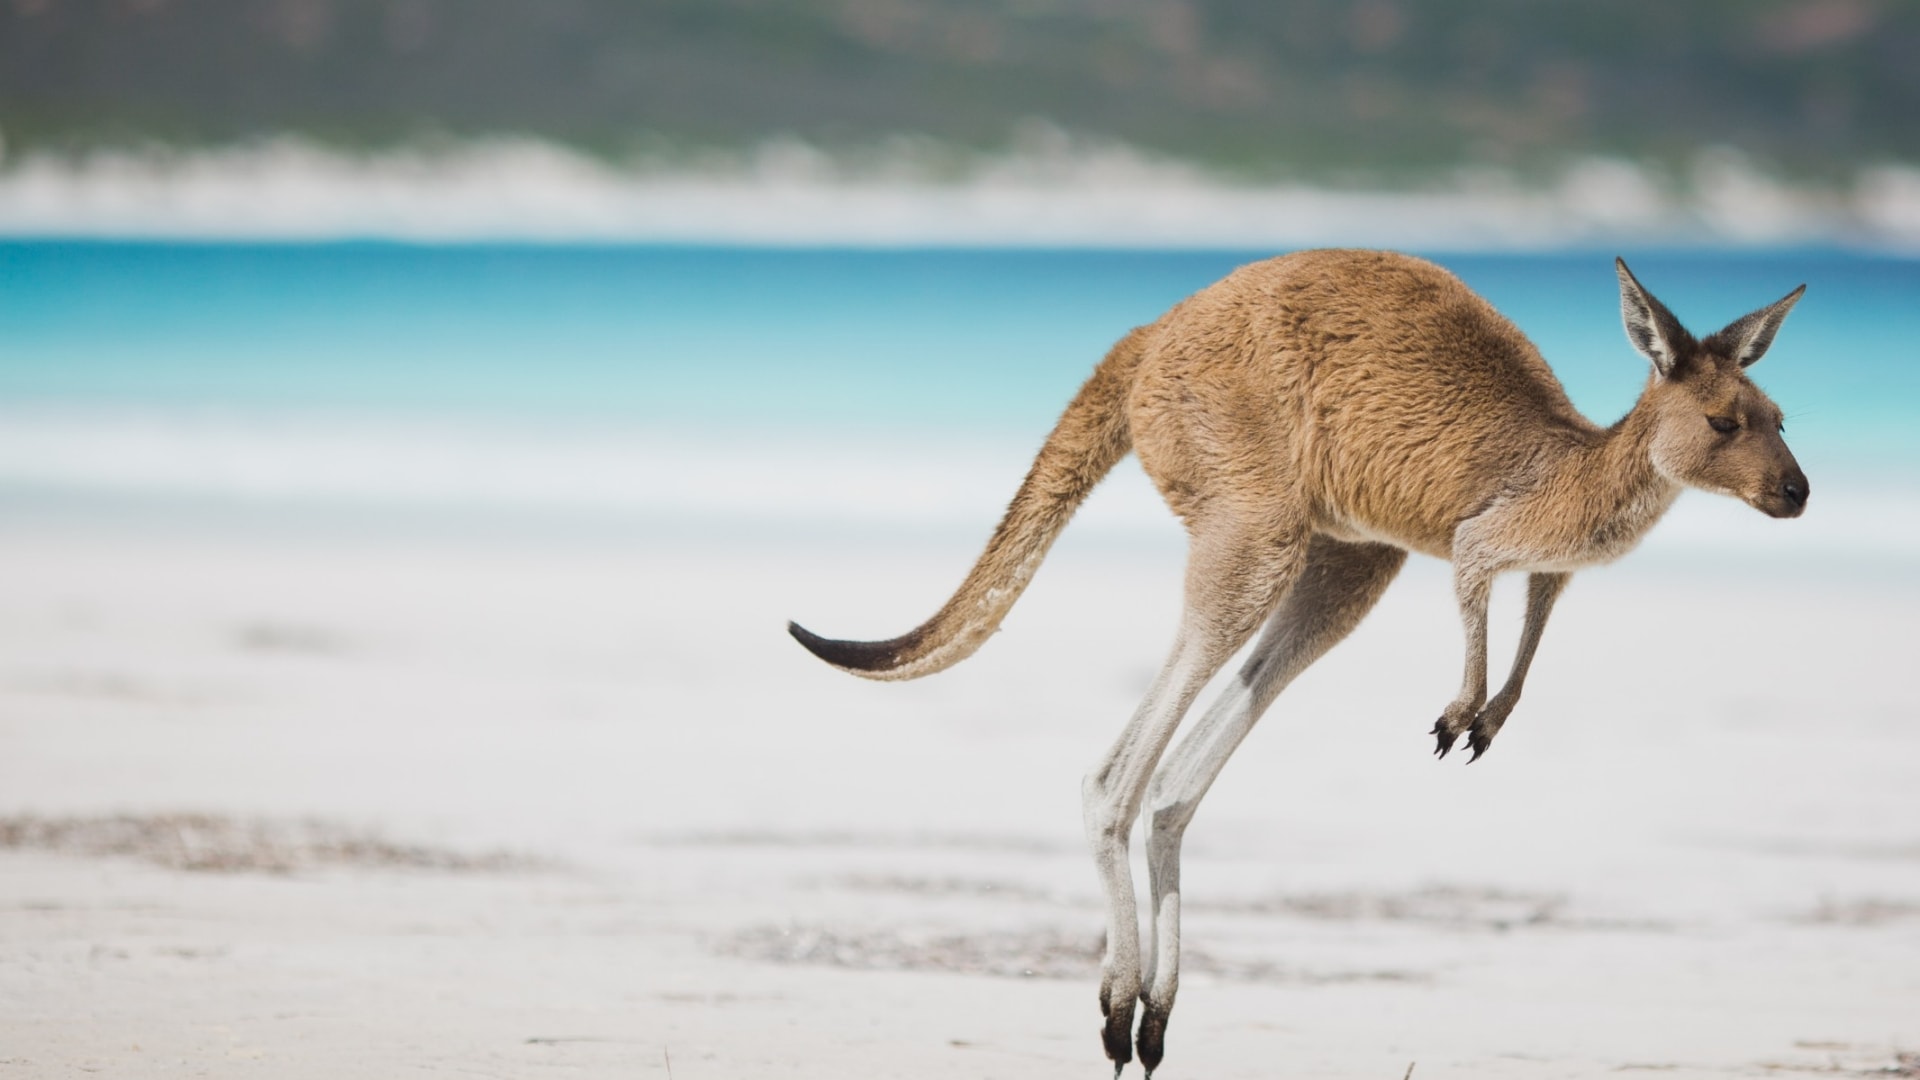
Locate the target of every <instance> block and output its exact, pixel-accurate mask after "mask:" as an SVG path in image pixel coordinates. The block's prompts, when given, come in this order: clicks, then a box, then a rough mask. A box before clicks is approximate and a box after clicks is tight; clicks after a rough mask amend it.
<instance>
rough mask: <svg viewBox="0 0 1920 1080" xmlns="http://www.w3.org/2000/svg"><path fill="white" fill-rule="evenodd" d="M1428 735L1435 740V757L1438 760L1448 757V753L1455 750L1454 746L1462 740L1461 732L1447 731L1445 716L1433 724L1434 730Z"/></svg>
mask: <svg viewBox="0 0 1920 1080" xmlns="http://www.w3.org/2000/svg"><path fill="white" fill-rule="evenodd" d="M1427 734H1429V735H1432V736H1433V737H1434V739H1435V745H1434V748H1433V756H1434V757H1437V758H1444V757H1446V756H1447V751H1449V750H1451V749H1453V744H1454V743H1456V742H1458V741H1459V740H1460V733H1459V732H1457V731H1449V730H1448V729H1447V718H1446V717H1444V716H1443V717H1441V718H1440V719H1438V720H1435V721H1434V722H1433V730H1432V731H1429V732H1427Z"/></svg>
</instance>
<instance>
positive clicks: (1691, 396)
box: [1614, 259, 1807, 518]
mask: <svg viewBox="0 0 1920 1080" xmlns="http://www.w3.org/2000/svg"><path fill="white" fill-rule="evenodd" d="M1614 269H1615V270H1616V271H1617V272H1618V273H1619V275H1620V315H1621V318H1622V319H1624V320H1625V322H1626V324H1627V339H1628V340H1629V341H1632V342H1633V347H1634V348H1636V349H1638V350H1640V352H1641V354H1642V355H1644V356H1645V357H1646V358H1647V359H1648V360H1651V361H1653V381H1652V382H1651V383H1650V384H1649V385H1648V387H1647V392H1646V393H1645V394H1644V395H1642V397H1641V399H1640V404H1638V405H1637V406H1635V411H1640V410H1647V411H1648V412H1649V413H1650V414H1651V416H1652V420H1653V428H1652V438H1651V439H1650V441H1649V449H1650V450H1651V451H1652V455H1653V467H1654V468H1655V469H1656V470H1658V471H1659V473H1660V474H1661V475H1662V476H1665V477H1667V478H1668V479H1670V480H1673V481H1676V482H1678V483H1682V484H1685V485H1687V486H1688V487H1696V488H1700V489H1701V490H1703V491H1713V492H1718V493H1719V494H1722V495H1731V496H1733V497H1734V498H1736V499H1739V500H1741V501H1742V502H1745V503H1746V504H1747V505H1749V506H1751V507H1753V508H1754V509H1756V510H1760V511H1762V512H1764V513H1766V514H1768V515H1770V516H1772V517H1777V518H1779V517H1799V516H1800V513H1801V511H1803V510H1805V509H1806V507H1807V475H1806V474H1805V473H1803V472H1801V471H1800V463H1799V462H1797V461H1795V460H1794V458H1793V451H1791V450H1788V449H1787V443H1786V440H1785V439H1783V438H1781V432H1782V431H1784V430H1785V425H1784V423H1783V421H1782V419H1781V414H1780V407H1779V406H1778V405H1775V404H1774V403H1773V400H1772V399H1771V398H1769V397H1767V395H1766V394H1764V393H1762V392H1761V390H1760V388H1759V387H1757V386H1755V385H1754V384H1753V382H1752V380H1750V379H1748V378H1747V368H1749V367H1751V366H1752V365H1753V364H1754V362H1755V361H1757V360H1759V359H1760V357H1761V356H1763V355H1765V354H1766V351H1767V346H1769V345H1771V344H1773V335H1774V334H1775V333H1776V332H1777V331H1778V330H1779V329H1780V323H1781V322H1782V321H1783V320H1784V319H1786V317H1787V312H1789V311H1791V310H1793V305H1794V303H1795V302H1796V301H1798V300H1799V299H1800V294H1801V293H1803V292H1806V290H1807V287H1806V286H1805V285H1802V286H1800V287H1799V288H1797V289H1795V290H1793V291H1792V292H1790V293H1788V294H1787V295H1786V296H1785V297H1784V298H1782V299H1780V300H1779V301H1777V302H1775V303H1772V304H1769V305H1768V306H1766V307H1763V308H1761V309H1760V310H1758V311H1755V312H1753V313H1751V314H1748V315H1743V316H1741V317H1740V318H1738V319H1735V320H1734V321H1733V322H1731V323H1728V324H1727V326H1726V327H1725V328H1724V329H1722V330H1720V331H1719V332H1717V333H1714V334H1711V335H1708V336H1707V337H1706V338H1704V339H1701V340H1695V339H1694V336H1693V335H1692V334H1690V333H1688V332H1687V329H1686V327H1684V326H1681V325H1680V320H1678V319H1676V318H1674V317H1673V313H1672V312H1670V311H1668V310H1667V308H1666V305H1664V304H1662V303H1661V302H1660V301H1659V300H1656V299H1654V296H1653V294H1652V293H1650V292H1648V291H1647V290H1646V289H1645V288H1643V287H1641V285H1640V282H1639V281H1638V280H1637V279H1635V278H1634V276H1633V272H1632V271H1630V270H1628V269H1627V264H1626V263H1625V262H1624V261H1622V260H1620V259H1615V260H1614Z"/></svg>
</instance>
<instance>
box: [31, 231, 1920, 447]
mask: <svg viewBox="0 0 1920 1080" xmlns="http://www.w3.org/2000/svg"><path fill="white" fill-rule="evenodd" d="M1263 254H1264V253H1258V252H1248V253H1242V254H1235V253H1219V252H1206V253H1196V252H1118V253H1116V252H1105V251H1102V252H1087V251H971V250H969V251H848V250H753V249H736V248H675V247H539V246H448V247H430V246H427V247H423V246H407V245H392V244H375V243H347V244H316V245H257V246H251V245H210V244H160V243H125V244H121V243H87V242H11V243H0V403H3V404H4V406H6V407H8V408H10V409H14V410H19V409H27V410H46V409H55V410H63V411H67V412H72V411H75V410H78V411H80V412H82V413H85V412H87V411H89V410H96V411H97V410H118V411H120V412H125V411H128V410H131V411H134V412H138V413H141V414H142V415H150V414H180V415H187V414H193V415H202V414H208V413H214V414H219V415H226V416H235V415H238V416H247V415H281V414H284V413H287V412H295V413H300V412H313V411H317V412H321V413H326V414H329V415H333V414H346V415H356V416H381V417H388V418H409V417H414V418H418V417H431V418H466V419H475V418H478V419H490V420H491V419H500V418H507V419H537V420H539V421H541V422H544V423H554V422H558V423H561V424H572V423H576V422H577V423H582V424H595V425H605V426H610V427H614V428H621V429H631V430H648V431H659V432H669V433H671V432H696V433H705V434H713V433H724V432H728V431H735V430H746V431H751V432H755V433H760V434H763V435H766V436H768V437H772V438H788V437H796V436H809V437H813V438H820V439H828V440H834V439H840V440H847V441H856V442H858V441H865V440H881V442H880V443H879V444H880V445H884V440H889V439H895V438H898V437H901V436H902V435H904V434H907V433H924V432H928V431H937V432H954V433H966V432H986V433H1013V434H1019V435H1021V436H1022V437H1024V438H1027V439H1037V438H1038V436H1039V435H1040V434H1041V433H1042V432H1044V430H1045V428H1046V427H1047V426H1048V425H1049V424H1050V423H1051V420H1052V418H1053V417H1054V416H1055V414H1056V413H1057V412H1058V410H1059V408H1060V407H1061V406H1062V405H1063V404H1064V403H1065V401H1066V400H1067V398H1068V397H1069V396H1070V395H1071V394H1072V392H1073V390H1074V388H1075V387H1076V386H1077V385H1078V384H1079V382H1080V380H1081V379H1082V378H1083V377H1084V376H1085V374H1086V373H1087V371H1088V370H1089V369H1090V368H1091V366H1092V365H1093V364H1094V362H1095V361H1097V360H1098V358H1099V357H1100V356H1101V355H1102V354H1103V352H1104V351H1105V350H1106V348H1107V347H1108V345H1109V344H1110V343H1111V342H1112V341H1113V340H1114V339H1115V338H1117V337H1118V336H1119V335H1120V334H1121V333H1122V332H1124V331H1125V330H1126V329H1127V328H1128V327H1131V326H1133V325H1136V324H1138V323H1141V322H1145V321H1148V320H1150V319H1152V318H1154V317H1155V316H1157V315H1158V314H1159V313H1160V312H1162V311H1164V310H1165V309H1166V308H1167V307H1168V306H1169V305H1170V304H1172V303H1173V302H1175V301H1177V300H1178V299H1180V298H1181V297H1182V296H1185V295H1186V294H1188V293H1190V292H1192V291H1193V290H1195V289H1197V288H1199V287H1201V286H1204V285H1206V284H1207V283H1209V282H1211V281H1213V280H1215V279H1216V278H1218V277H1220V276H1221V275H1222V274H1223V273H1225V272H1226V271H1228V270H1229V269H1231V268H1232V267H1234V266H1236V265H1239V264H1240V263H1243V262H1247V261H1250V260H1252V259H1255V258H1259V257H1262V256H1263ZM1627 255H1628V257H1629V260H1630V261H1631V262H1632V263H1633V264H1634V267H1635V270H1636V272H1637V273H1638V274H1639V276H1640V277H1641V280H1642V281H1643V282H1645V283H1646V284H1647V285H1648V287H1649V288H1651V289H1652V290H1653V291H1654V292H1655V293H1656V294H1658V295H1659V296H1661V297H1662V298H1663V299H1664V300H1665V301H1666V302H1667V303H1668V305H1669V306H1670V307H1672V308H1673V309H1674V310H1675V311H1676V312H1677V313H1678V314H1679V315H1680V317H1681V319H1682V320H1683V321H1685V322H1687V323H1688V324H1689V325H1691V326H1692V327H1693V328H1694V329H1695V330H1696V331H1699V332H1706V331H1708V330H1711V329H1713V328H1715V327H1717V326H1718V325H1720V324H1722V323H1724V322H1726V321H1729V320H1731V319H1733V318H1735V317H1737V316H1739V315H1740V314H1742V313H1744V312H1745V311H1747V310H1750V309H1752V308H1755V307H1758V306H1760V305H1762V304H1765V303H1767V302H1770V301H1772V300H1774V299H1776V298H1777V297H1779V296H1781V295H1782V294H1784V293H1786V292H1787V291H1788V290H1790V289H1791V288H1793V287H1794V286H1795V285H1798V284H1800V283H1801V282H1806V283H1807V284H1808V293H1807V297H1806V299H1805V300H1804V301H1803V302H1802V303H1801V304H1800V306H1799V308H1798V309H1797V310H1796V311H1795V312H1794V314H1793V316H1792V317H1791V318H1790V319H1789V320H1788V322H1787V324H1786V327H1785V329H1784V331H1783V332H1782V334H1781V336H1780V338H1779V340H1778V341H1777V342H1776V344H1775V346H1774V349H1773V351H1772V353H1771V354H1770V355H1769V356H1768V357H1767V359H1766V360H1765V361H1764V362H1763V363H1762V364H1761V365H1760V366H1759V367H1758V368H1756V369H1755V374H1756V377H1757V379H1758V380H1759V381H1760V382H1761V384H1762V385H1763V386H1765V387H1767V388H1768V389H1769V391H1770V392H1772V393H1773V394H1774V396H1775V397H1776V399H1777V400H1779V401H1780V402H1781V404H1782V406H1783V407H1784V408H1785V409H1786V411H1787V414H1788V417H1789V437H1790V439H1791V440H1792V441H1793V443H1794V445H1795V447H1796V449H1797V450H1799V451H1800V453H1801V455H1802V458H1803V460H1808V462H1809V465H1810V467H1811V466H1812V465H1814V464H1819V463H1825V462H1828V461H1831V462H1846V463H1852V464H1849V466H1848V467H1862V468H1878V469H1883V470H1884V469H1892V470H1894V471H1902V472H1920V423H1916V422H1915V421H1916V417H1917V416H1920V413H1917V412H1916V407H1917V406H1920V359H1917V358H1916V355H1915V353H1916V349H1915V344H1914V343H1915V342H1916V341H1920V262H1914V261H1907V260H1899V259H1892V258H1881V257H1874V256H1867V255H1859V254H1850V253H1841V252H1832V251H1782V252H1765V253H1688V252H1646V253H1640V254H1637V255H1636V254H1635V253H1633V252H1628V253H1627ZM1432 257H1434V258H1436V259H1437V260H1438V261H1440V262H1442V263H1443V264H1445V265H1447V266H1449V267H1450V268H1452V269H1453V270H1454V271H1455V272H1457V273H1459V274H1460V276H1461V277H1463V278H1464V279H1466V281H1467V282H1468V283H1469V284H1471V285H1472V286H1474V287H1475V288H1476V289H1478V290H1479V291H1481V292H1482V293H1483V294H1484V295H1486V296H1487V297H1488V298H1489V299H1491V300H1492V301H1493V302H1494V303H1495V304H1496V305H1497V306H1498V307H1500V308H1501V309H1502V310H1503V311H1505V312H1506V313H1507V314H1508V315H1509V316H1511V317H1512V318H1513V319H1514V320H1515V321H1516V322H1517V323H1518V324H1519V325H1520V326H1521V328H1522V329H1523V330H1525V331H1526V332H1527V333H1528V334H1529V335H1530V336H1532V337H1533V339H1534V340H1535V341H1536V342H1537V343H1538V344H1539V345H1540V347H1541V348H1542V350H1543V351H1544V352H1545V354H1546V355H1547V357H1548V359H1549V360H1550V361H1552V362H1553V364H1554V365H1555V367H1556V369H1557V370H1558V371H1559V372H1560V373H1561V376H1562V379H1563V380H1564V382H1565V383H1566V384H1567V386H1568V389H1569V391H1570V392H1571V393H1572V395H1573V397H1574V399H1575V401H1576V402H1577V403H1578V404H1579V405H1580V406H1581V407H1582V408H1583V409H1585V410H1586V411H1587V412H1588V413H1589V415H1591V416H1593V417H1594V418H1595V419H1598V420H1601V421H1603V422H1606V421H1611V420H1612V419H1613V418H1615V417H1617V416H1618V415H1619V414H1620V413H1621V412H1622V411H1624V410H1625V409H1626V408H1627V407H1628V406H1629V405H1630V404H1631V402H1632V400H1633V398H1634V396H1635V394H1636V393H1637V392H1638V390H1639V387H1640V385H1641V382H1642V380H1643V379H1644V376H1645V365H1644V362H1642V361H1641V360H1640V359H1639V358H1638V357H1637V356H1636V355H1635V354H1634V353H1632V352H1631V351H1630V350H1629V348H1628V347H1627V345H1626V342H1625V339H1624V337H1623V335H1622V333H1621V330H1620V326H1619V315H1618V307H1617V299H1616V297H1617V292H1616V286H1615V283H1614V278H1613V270H1612V265H1611V257H1610V253H1598V252H1593V253H1565V254H1550V255H1465V256H1448V255H1445V254H1437V255H1434V256H1432Z"/></svg>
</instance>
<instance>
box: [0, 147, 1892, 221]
mask: <svg viewBox="0 0 1920 1080" xmlns="http://www.w3.org/2000/svg"><path fill="white" fill-rule="evenodd" d="M954 160H956V159H955V157H954V153H953V152H950V151H945V150H942V149H941V148H938V147H930V146H928V145H923V144H922V143H919V142H913V141H903V142H901V143H899V144H897V145H894V146H891V147H888V148H883V149H882V150H880V151H876V152H874V153H870V154H866V155H864V156H861V157H860V158H858V159H857V160H843V159H835V158H831V157H829V156H827V155H825V154H823V153H821V152H820V151H818V150H816V149H814V148H812V147H809V146H807V145H806V144H804V143H800V142H796V141H794V140H791V139H776V140H773V141H771V142H769V143H767V144H765V145H764V146H762V147H760V148H759V149H758V150H757V151H755V152H753V153H750V154H746V155H741V156H737V157H733V158H728V159H721V160H714V161H709V162H695V163H687V162H660V161H644V160H643V161H635V162H630V163H626V164H621V165H616V164H612V163H609V162H607V161H604V160H601V159H596V158H591V157H587V156H585V155H582V154H579V153H576V152H574V151H571V150H568V149H565V148H562V147H559V146H555V145H552V144H548V143H543V142H538V141H532V140H526V139H493V140H481V141H475V142H470V143H465V144H458V145H454V146H450V147H443V148H440V149H436V150H424V149H422V150H396V151H388V152H383V153H377V154H367V155H350V154H344V153H340V152H336V151H331V150H326V149H322V148H320V147H317V146H315V145H313V144H310V143H305V142H302V141H299V140H295V139H275V140H269V141H264V142H260V143H257V144H253V145H248V146H243V147H235V148H228V149H220V150H209V151H200V152H194V153H175V152H167V151H144V152H133V151H114V152H105V151H103V152H96V153H91V154H86V155H81V156H52V155H47V154H38V155H30V156H27V157H25V158H23V159H21V160H18V161H15V162H11V163H9V164H8V166H7V167H6V168H5V169H4V170H0V234H11V235H15V236H53V235H65V236H115V237H155V238H207V239H279V240H298V239H326V238H337V237H390V238H397V239H407V240H422V241H456V240H488V239H505V240H549V241H567V242H685V243H755V244H791V245H811V244H859V245H1000V246H1005V245H1027V246H1045V245H1063V246H1175V247H1217V248H1251V247H1264V248H1284V247H1301V246H1310V245H1318V244H1375V245H1385V246H1394V247H1429V248H1432V247H1452V248H1456V249H1458V248H1494V249H1513V248H1545V247H1553V246H1560V245H1566V244H1573V243H1582V242H1599V241H1603V240H1604V241H1609V242H1616V241H1617V242H1627V243H1631V242H1635V241H1639V242H1657V243H1676V242H1695V243H1709V244H1711V243H1732V244H1751V243H1781V242H1808V241H1836V242H1846V243H1857V244H1868V245H1873V246H1881V247H1893V248H1900V249H1906V250H1920V170H1915V169H1913V168H1909V167H1906V166H1901V165H1880V166H1875V167H1873V168H1870V169H1868V170H1866V171H1864V172H1862V173H1861V174H1860V176H1859V178H1858V181H1857V182H1856V183H1855V184H1853V185H1852V186H1851V187H1844V188H1832V189H1818V188H1806V187H1795V186H1793V185H1789V184H1786V183H1783V182H1780V181H1778V180H1775V179H1772V178H1769V177H1767V176H1766V175H1764V174H1763V173H1762V172H1760V171H1759V170H1758V169H1756V168H1755V167H1754V166H1753V165H1752V164H1751V163H1750V162H1748V161H1747V160H1746V159H1744V158H1742V157H1740V156H1739V155H1738V154H1737V153H1734V152H1732V151H1729V150H1724V149H1709V150H1706V151H1703V152H1702V154H1701V155H1700V156H1699V158H1698V160H1697V161H1696V163H1695V165H1694V167H1693V168H1692V169H1691V170H1690V171H1689V172H1688V173H1687V174H1686V175H1684V176H1681V177H1677V178H1676V177H1668V176H1665V175H1663V174H1662V173H1660V172H1658V171H1656V170H1650V169H1648V168H1644V167H1641V166H1639V165H1636V164H1634V163H1631V162H1626V161H1620V160H1615V159H1606V158H1590V159H1583V160H1579V161H1575V162H1573V163H1571V164H1570V165H1569V166H1568V167H1567V168H1566V169H1564V170H1563V171H1562V172H1561V173H1560V175H1559V176H1558V177H1557V178H1556V179H1553V180H1551V181H1549V182H1546V183H1539V184H1524V183H1521V182H1520V181H1519V180H1517V179H1516V178H1515V177H1514V176H1512V175H1511V174H1508V173H1505V172H1501V171H1498V170H1467V171H1460V172H1454V173H1449V174H1446V175H1443V176H1436V177H1433V178H1431V179H1430V181H1429V182H1427V183H1425V184H1421V185H1418V186H1415V187H1409V188H1402V189H1397V190H1387V189H1381V188H1374V189H1340V190H1334V189H1329V188H1324V187H1313V186H1309V185H1303V184H1244V183H1235V182H1232V181H1229V180H1226V179H1223V178H1221V177H1218V176H1215V175H1211V174H1209V173H1208V172H1206V171H1205V170H1202V169H1199V168H1197V167H1194V166H1192V165H1189V164H1186V163H1182V162H1179V161H1173V160H1169V159H1164V158H1158V157H1155V156H1153V155H1150V154H1146V153H1143V152H1141V151H1138V150H1136V149H1133V148H1130V147H1126V146H1122V145H1115V144H1110V143H1090V142H1087V141H1085V140H1076V139H1074V138H1071V137H1069V136H1067V135H1065V134H1063V133H1060V132H1058V131H1055V130H1053V129H1047V128H1044V127H1042V128H1040V129H1038V131H1037V132H1036V133H1031V137H1028V138H1025V139H1023V140H1020V141H1017V142H1016V144H1015V146H1014V147H1013V149H1012V150H1010V151H1008V152H1007V153H1004V154H1000V155H996V156H974V157H970V158H964V163H963V165H962V166H961V167H959V168H955V167H954V166H953V164H952V162H953V161H954Z"/></svg>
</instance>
